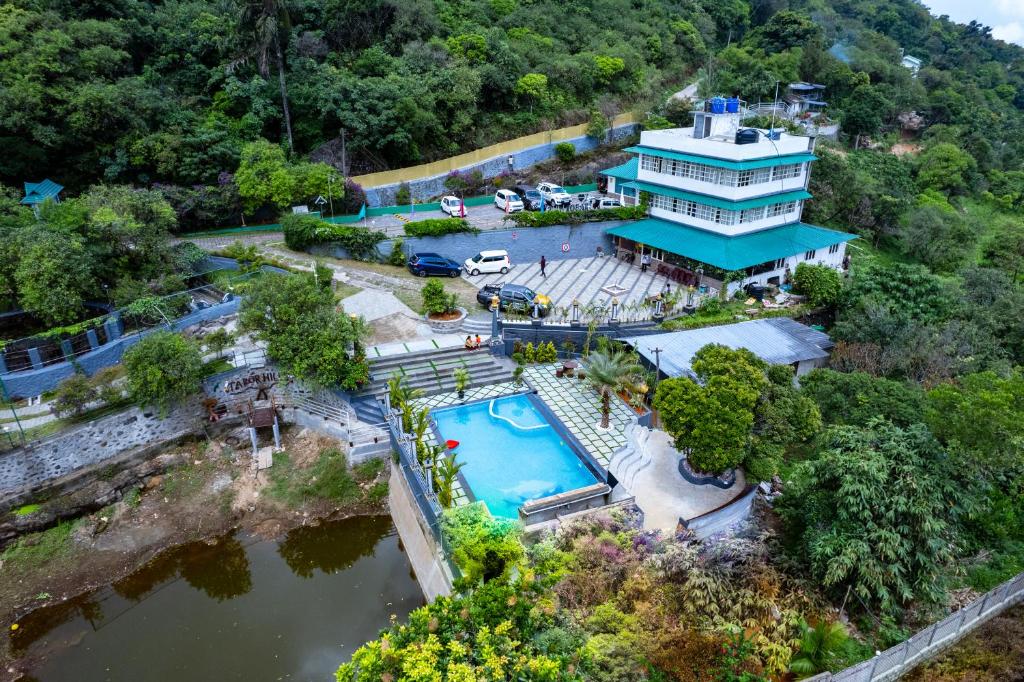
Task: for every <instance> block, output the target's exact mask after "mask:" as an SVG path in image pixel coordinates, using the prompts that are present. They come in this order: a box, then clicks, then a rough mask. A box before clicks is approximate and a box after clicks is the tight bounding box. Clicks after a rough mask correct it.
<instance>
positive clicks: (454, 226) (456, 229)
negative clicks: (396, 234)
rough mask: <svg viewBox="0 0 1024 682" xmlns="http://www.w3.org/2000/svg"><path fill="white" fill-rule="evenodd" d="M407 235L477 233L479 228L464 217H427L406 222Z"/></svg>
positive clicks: (425, 235) (438, 235)
mask: <svg viewBox="0 0 1024 682" xmlns="http://www.w3.org/2000/svg"><path fill="white" fill-rule="evenodd" d="M404 229H405V234H406V236H407V237H440V236H442V235H446V234H458V233H460V232H467V233H469V234H477V233H479V232H480V230H478V229H477V228H475V227H473V226H472V225H470V224H469V223H467V222H466V221H465V220H464V219H462V218H427V219H426V220H414V221H412V222H409V223H406V224H405V228H404Z"/></svg>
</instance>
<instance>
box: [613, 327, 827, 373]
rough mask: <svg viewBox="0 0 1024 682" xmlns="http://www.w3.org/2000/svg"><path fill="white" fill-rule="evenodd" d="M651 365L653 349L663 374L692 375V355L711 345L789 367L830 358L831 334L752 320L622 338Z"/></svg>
mask: <svg viewBox="0 0 1024 682" xmlns="http://www.w3.org/2000/svg"><path fill="white" fill-rule="evenodd" d="M619 341H624V342H625V343H628V344H629V345H631V346H633V348H635V349H636V350H637V352H638V353H640V354H641V355H642V356H644V358H646V359H647V360H648V361H650V363H651V364H652V365H654V364H655V356H654V353H653V352H652V351H651V349H652V348H661V349H662V352H661V371H662V372H664V373H665V374H666V375H668V376H670V377H678V376H691V377H692V376H693V371H692V370H691V369H690V363H691V361H692V360H693V355H694V353H696V352H697V351H698V350H700V349H701V348H703V347H704V346H706V345H708V344H709V343H717V344H720V345H722V346H728V347H729V348H746V349H747V350H749V351H750V352H752V353H753V354H754V355H756V356H757V357H759V358H761V359H762V360H764V361H765V362H767V363H769V364H773V365H789V364H792V363H794V362H800V361H802V360H814V359H819V358H825V357H828V350H829V349H831V348H832V345H833V344H832V339H830V338H829V336H828V334H825V333H824V332H819V331H817V330H815V329H811V328H810V327H808V326H806V325H803V324H800V323H799V322H797V321H796V320H792V319H790V318H788V317H774V318H770V319H766V320H750V321H749V322H737V323H736V324H726V325H721V326H719V327H704V328H702V329H690V330H686V331H679V332H666V333H665V334H652V335H649V336H638V337H628V336H627V337H622V338H620V339H619Z"/></svg>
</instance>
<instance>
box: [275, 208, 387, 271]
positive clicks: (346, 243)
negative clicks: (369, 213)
mask: <svg viewBox="0 0 1024 682" xmlns="http://www.w3.org/2000/svg"><path fill="white" fill-rule="evenodd" d="M281 229H282V230H283V231H284V243H285V244H286V245H287V246H288V248H289V249H294V250H296V251H302V250H305V249H308V248H309V247H310V246H314V245H316V244H329V243H336V244H338V245H340V246H341V247H342V248H343V249H345V251H347V252H348V255H349V257H351V258H353V259H355V260H372V259H374V258H376V257H377V244H378V243H379V242H381V241H382V240H384V239H387V235H385V234H384V233H383V232H375V231H373V230H368V229H366V228H365V227H359V226H357V225H336V224H333V223H328V222H325V221H323V220H320V219H319V218H317V217H315V216H310V215H289V216H285V217H284V219H282V220H281Z"/></svg>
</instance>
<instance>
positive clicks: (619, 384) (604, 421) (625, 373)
mask: <svg viewBox="0 0 1024 682" xmlns="http://www.w3.org/2000/svg"><path fill="white" fill-rule="evenodd" d="M640 370H641V367H640V365H639V364H637V362H636V359H635V358H634V356H633V355H630V354H629V353H627V352H625V351H621V350H620V351H612V352H610V353H605V352H602V351H595V352H593V353H591V354H590V357H589V358H587V378H588V379H589V380H590V384H591V385H592V386H593V387H594V388H595V389H597V392H598V394H600V396H601V428H602V429H607V428H608V417H609V415H610V414H611V411H612V408H611V397H612V393H613V392H615V391H620V390H623V389H630V388H632V387H634V386H636V384H637V383H639V382H638V379H637V377H638V376H639V374H640Z"/></svg>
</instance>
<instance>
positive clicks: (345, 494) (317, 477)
mask: <svg viewBox="0 0 1024 682" xmlns="http://www.w3.org/2000/svg"><path fill="white" fill-rule="evenodd" d="M267 494H268V495H270V497H272V498H273V499H275V500H277V501H279V502H281V503H283V504H285V505H287V506H289V507H298V506H301V505H302V504H303V503H304V502H307V501H311V500H316V499H321V500H330V501H332V502H351V501H355V500H357V499H358V498H359V494H360V489H359V484H358V483H356V480H355V478H353V476H352V474H351V473H350V472H349V469H348V460H347V459H346V457H345V454H344V453H343V452H341V451H340V450H338V449H336V448H328V449H326V450H323V451H322V452H321V453H320V455H319V456H318V457H317V460H316V462H314V463H313V466H311V467H309V468H307V469H300V468H299V467H297V466H295V463H294V462H292V460H291V458H290V457H289V456H288V454H287V453H284V452H282V453H278V454H276V455H274V466H272V467H271V468H270V485H269V486H268V487H267Z"/></svg>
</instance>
